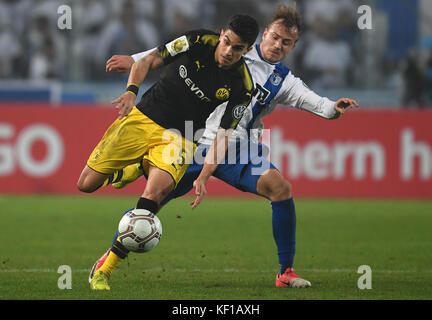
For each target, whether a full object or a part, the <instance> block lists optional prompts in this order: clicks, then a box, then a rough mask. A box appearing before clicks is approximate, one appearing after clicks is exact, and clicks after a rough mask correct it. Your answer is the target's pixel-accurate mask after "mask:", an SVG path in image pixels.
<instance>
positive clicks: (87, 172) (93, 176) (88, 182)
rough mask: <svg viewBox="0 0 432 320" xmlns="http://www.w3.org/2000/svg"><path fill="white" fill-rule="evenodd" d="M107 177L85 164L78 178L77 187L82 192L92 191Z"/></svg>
mask: <svg viewBox="0 0 432 320" xmlns="http://www.w3.org/2000/svg"><path fill="white" fill-rule="evenodd" d="M107 177H108V175H106V174H102V173H99V172H96V171H94V170H93V169H92V168H90V167H89V166H87V165H86V166H85V167H84V169H83V171H82V172H81V175H80V176H79V178H78V182H77V187H78V189H79V190H80V191H82V192H93V191H95V190H96V189H98V188H99V187H100V186H101V185H102V184H103V183H104V181H105V180H106V178H107Z"/></svg>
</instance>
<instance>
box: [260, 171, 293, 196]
mask: <svg viewBox="0 0 432 320" xmlns="http://www.w3.org/2000/svg"><path fill="white" fill-rule="evenodd" d="M257 191H258V192H259V194H261V195H263V196H264V197H266V198H267V199H269V200H270V201H283V200H287V199H289V198H291V197H292V186H291V183H289V182H288V181H287V180H285V179H284V178H283V176H282V175H281V174H280V172H279V171H277V170H269V171H268V172H267V173H265V174H264V175H262V176H261V177H260V179H259V180H258V185H257Z"/></svg>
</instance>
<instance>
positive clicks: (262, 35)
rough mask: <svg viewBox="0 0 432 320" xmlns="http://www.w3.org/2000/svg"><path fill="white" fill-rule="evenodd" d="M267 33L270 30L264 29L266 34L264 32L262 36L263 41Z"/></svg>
mask: <svg viewBox="0 0 432 320" xmlns="http://www.w3.org/2000/svg"><path fill="white" fill-rule="evenodd" d="M267 32H268V28H265V29H264V32H263V34H262V36H261V39H262V40H264V37H265V36H266V35H267Z"/></svg>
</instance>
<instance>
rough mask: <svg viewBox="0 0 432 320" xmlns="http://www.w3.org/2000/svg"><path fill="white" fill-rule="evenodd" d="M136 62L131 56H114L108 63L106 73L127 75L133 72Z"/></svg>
mask: <svg viewBox="0 0 432 320" xmlns="http://www.w3.org/2000/svg"><path fill="white" fill-rule="evenodd" d="M134 62H135V61H134V59H133V58H132V57H131V56H125V55H114V56H112V57H111V58H110V59H109V60H108V61H107V62H106V65H105V71H106V72H112V71H117V72H120V73H126V72H129V71H130V70H131V68H132V65H133V64H134Z"/></svg>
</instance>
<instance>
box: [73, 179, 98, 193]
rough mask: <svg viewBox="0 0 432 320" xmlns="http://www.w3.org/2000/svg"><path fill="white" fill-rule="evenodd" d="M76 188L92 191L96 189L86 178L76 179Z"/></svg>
mask: <svg viewBox="0 0 432 320" xmlns="http://www.w3.org/2000/svg"><path fill="white" fill-rule="evenodd" d="M77 188H78V190H79V191H81V192H85V193H92V192H94V191H96V190H97V188H95V187H94V186H92V185H91V184H90V183H88V181H87V180H86V179H78V182H77Z"/></svg>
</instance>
